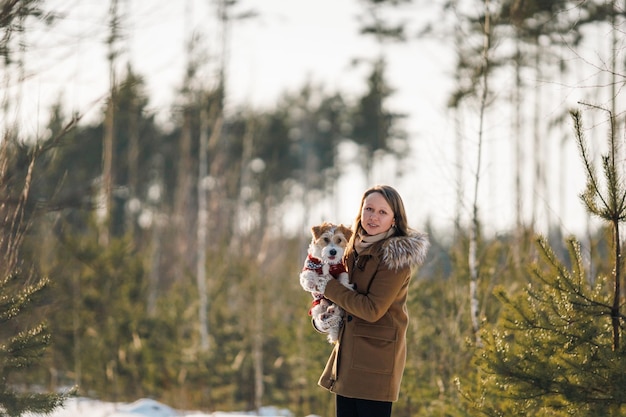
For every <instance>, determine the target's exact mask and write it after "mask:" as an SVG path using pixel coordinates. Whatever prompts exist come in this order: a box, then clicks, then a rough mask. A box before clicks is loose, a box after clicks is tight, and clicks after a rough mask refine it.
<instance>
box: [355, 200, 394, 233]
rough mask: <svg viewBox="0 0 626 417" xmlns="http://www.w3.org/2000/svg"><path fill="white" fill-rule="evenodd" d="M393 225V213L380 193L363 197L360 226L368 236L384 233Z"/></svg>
mask: <svg viewBox="0 0 626 417" xmlns="http://www.w3.org/2000/svg"><path fill="white" fill-rule="evenodd" d="M393 224H394V215H393V211H392V210H391V206H389V203H387V200H385V197H383V195H382V194H381V193H378V192H374V193H371V194H370V195H368V196H367V197H365V200H364V201H363V207H362V208H361V226H362V227H363V229H364V230H365V232H366V233H367V234H368V235H377V234H379V233H385V232H386V231H387V230H389V228H391V226H392V225H393Z"/></svg>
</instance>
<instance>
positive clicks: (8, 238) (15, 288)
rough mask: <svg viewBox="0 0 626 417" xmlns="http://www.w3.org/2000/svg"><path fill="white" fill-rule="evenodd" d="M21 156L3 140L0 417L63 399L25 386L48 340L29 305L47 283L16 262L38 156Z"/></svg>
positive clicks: (19, 260) (49, 407)
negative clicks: (28, 372) (26, 375)
mask: <svg viewBox="0 0 626 417" xmlns="http://www.w3.org/2000/svg"><path fill="white" fill-rule="evenodd" d="M22 151H23V149H22V148H20V147H18V146H16V145H15V143H14V142H13V141H10V140H9V139H5V140H3V141H0V251H1V252H0V294H1V295H0V416H11V417H13V416H21V415H22V414H23V413H25V412H29V411H30V412H38V413H47V412H51V411H52V410H54V408H56V407H57V406H59V405H61V404H62V403H63V400H64V398H65V397H64V396H63V395H59V394H56V393H33V392H30V389H29V388H27V386H26V384H27V383H28V379H26V378H25V371H31V372H32V369H33V368H36V366H37V365H38V364H39V363H40V362H41V360H42V358H43V354H44V353H45V351H46V348H47V347H48V346H49V343H50V334H49V332H48V330H47V327H46V325H45V323H44V322H43V321H41V320H39V319H38V318H37V317H36V316H35V315H34V313H35V311H34V310H33V308H32V304H31V303H32V302H33V301H34V300H35V299H36V298H37V297H39V296H41V295H42V293H43V290H44V289H45V288H46V286H47V284H48V281H47V280H46V279H45V278H40V277H38V276H36V274H35V273H30V272H24V271H26V270H28V269H30V268H31V266H30V265H27V264H26V263H25V261H24V260H23V259H22V258H21V257H20V249H21V246H22V242H23V237H24V234H25V233H26V231H27V229H28V224H29V222H30V220H31V219H30V216H28V215H29V214H30V212H28V211H26V210H25V205H26V201H27V199H28V197H29V190H30V184H31V181H32V173H33V167H34V165H35V159H36V157H37V154H38V152H36V151H32V152H29V153H28V156H27V157H26V158H23V156H24V155H23V154H22ZM21 162H25V163H24V164H20V163H21ZM27 216H28V217H27Z"/></svg>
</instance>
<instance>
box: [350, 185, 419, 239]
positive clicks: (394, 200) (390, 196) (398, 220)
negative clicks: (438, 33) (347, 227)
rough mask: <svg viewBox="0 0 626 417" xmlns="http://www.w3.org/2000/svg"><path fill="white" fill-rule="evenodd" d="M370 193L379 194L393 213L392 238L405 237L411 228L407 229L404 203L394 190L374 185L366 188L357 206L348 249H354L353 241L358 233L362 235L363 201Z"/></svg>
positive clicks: (387, 186)
mask: <svg viewBox="0 0 626 417" xmlns="http://www.w3.org/2000/svg"><path fill="white" fill-rule="evenodd" d="M372 193H380V194H381V195H382V196H383V197H384V198H385V201H387V204H389V207H391V210H392V211H393V218H394V220H395V226H394V227H395V228H396V232H395V234H394V236H407V235H408V234H409V233H410V232H411V228H410V227H409V224H408V221H407V218H406V211H405V210H404V202H403V201H402V197H400V194H399V193H398V192H397V191H396V190H395V188H393V187H391V186H389V185H375V186H373V187H370V188H368V189H367V190H365V192H364V193H363V197H362V198H361V205H360V206H359V212H358V213H357V215H356V218H355V219H354V223H353V224H352V230H353V232H354V233H353V234H352V236H351V237H350V242H349V245H348V247H349V248H350V249H352V248H353V247H354V240H355V238H356V237H357V236H358V234H359V233H363V232H364V230H363V226H361V213H362V212H363V205H364V204H365V199H366V198H367V196H368V195H370V194H372Z"/></svg>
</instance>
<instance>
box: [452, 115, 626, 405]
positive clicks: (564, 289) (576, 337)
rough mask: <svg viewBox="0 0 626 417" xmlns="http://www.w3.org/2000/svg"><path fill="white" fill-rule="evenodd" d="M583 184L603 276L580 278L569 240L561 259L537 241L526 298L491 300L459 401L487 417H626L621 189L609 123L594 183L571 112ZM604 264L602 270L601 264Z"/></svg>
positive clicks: (577, 249) (625, 203)
mask: <svg viewBox="0 0 626 417" xmlns="http://www.w3.org/2000/svg"><path fill="white" fill-rule="evenodd" d="M571 115H572V118H573V120H574V125H575V133H576V139H577V143H578V147H579V151H580V155H581V158H582V161H583V165H584V168H585V172H586V175H587V184H586V188H585V191H584V192H583V193H581V200H582V201H583V203H584V204H585V206H586V208H587V211H588V212H589V214H590V215H593V216H597V217H599V218H600V219H602V220H603V221H604V222H605V223H606V229H607V230H609V233H608V235H610V238H609V239H608V240H610V243H609V242H606V243H607V244H606V247H610V249H611V252H610V255H609V256H600V257H597V258H598V259H599V260H597V261H596V262H598V263H599V264H598V265H597V266H599V270H605V271H611V272H610V273H608V274H602V273H599V274H597V276H592V275H591V274H590V273H588V272H586V269H585V263H584V262H583V256H582V255H581V246H580V244H579V242H578V241H577V240H576V239H575V238H570V239H568V240H567V241H566V249H567V254H568V256H567V257H566V259H564V260H562V259H559V256H557V255H556V253H555V251H554V250H553V249H552V247H551V246H550V244H549V243H548V241H547V239H545V238H544V237H539V238H537V248H538V250H539V254H540V259H539V261H537V262H536V263H535V264H533V265H531V266H530V271H531V274H530V278H529V281H530V282H529V284H528V285H527V286H526V288H524V290H523V291H519V292H517V293H515V294H512V295H510V294H508V293H507V291H506V290H505V289H504V288H502V287H500V288H497V289H496V291H495V294H496V296H497V297H498V299H499V300H500V301H501V303H502V307H503V310H502V314H501V315H500V317H499V319H498V321H497V322H496V323H494V324H490V325H486V326H485V327H484V328H483V330H482V333H481V334H482V339H483V341H484V348H483V349H482V350H479V351H477V355H476V363H477V365H478V373H477V385H478V387H479V388H478V389H477V390H476V391H475V392H474V393H472V394H469V393H464V395H465V397H466V398H467V399H468V400H469V404H470V406H471V408H472V409H473V410H474V411H476V412H478V413H480V414H482V415H487V416H507V417H509V416H529V415H532V416H538V417H541V416H557V417H559V416H577V417H581V416H583V417H584V416H589V417H597V416H623V415H626V389H624V387H626V349H624V347H623V345H624V344H623V343H621V335H622V334H623V332H624V319H625V318H626V317H625V316H624V314H623V313H622V312H621V311H620V308H621V306H622V304H623V297H622V295H621V276H622V275H621V270H622V264H621V238H620V232H619V226H620V223H621V222H622V221H623V220H624V219H625V213H626V187H625V186H624V182H623V181H622V178H621V175H620V173H621V171H620V169H622V167H620V166H619V161H623V158H620V157H619V156H618V155H619V152H618V151H619V149H618V146H617V141H616V139H615V133H614V126H615V125H614V120H613V116H612V115H611V114H610V112H609V115H610V122H611V123H610V133H609V141H608V153H607V154H606V155H603V156H602V159H601V160H602V168H603V173H604V175H603V177H598V176H597V175H596V173H595V170H594V164H593V160H592V158H591V157H590V154H589V152H588V150H587V144H586V142H585V140H584V137H583V134H582V132H583V129H582V121H581V113H580V112H577V111H574V112H572V113H571ZM600 264H601V265H600Z"/></svg>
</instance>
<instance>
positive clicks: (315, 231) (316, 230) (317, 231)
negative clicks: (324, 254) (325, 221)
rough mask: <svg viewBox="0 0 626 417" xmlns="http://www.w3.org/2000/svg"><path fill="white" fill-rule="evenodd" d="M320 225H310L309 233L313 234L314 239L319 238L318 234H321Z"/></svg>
mask: <svg viewBox="0 0 626 417" xmlns="http://www.w3.org/2000/svg"><path fill="white" fill-rule="evenodd" d="M322 230H323V228H322V226H319V225H318V226H313V227H311V234H312V235H313V238H314V239H319V237H320V236H322V233H323V232H322Z"/></svg>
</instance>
